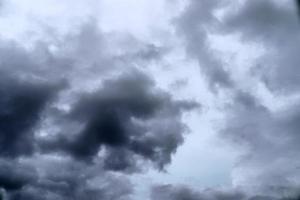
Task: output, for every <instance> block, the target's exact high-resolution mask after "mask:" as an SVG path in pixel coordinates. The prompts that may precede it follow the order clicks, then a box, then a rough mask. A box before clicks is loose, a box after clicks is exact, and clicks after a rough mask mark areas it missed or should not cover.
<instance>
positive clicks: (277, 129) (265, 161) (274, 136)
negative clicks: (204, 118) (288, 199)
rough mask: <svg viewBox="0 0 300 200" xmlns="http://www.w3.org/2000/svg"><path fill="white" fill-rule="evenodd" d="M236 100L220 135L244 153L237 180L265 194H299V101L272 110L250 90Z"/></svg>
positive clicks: (237, 170)
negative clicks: (275, 110)
mask: <svg viewBox="0 0 300 200" xmlns="http://www.w3.org/2000/svg"><path fill="white" fill-rule="evenodd" d="M233 102H234V104H232V107H230V108H228V110H227V114H226V128H225V129H223V131H222V132H221V133H220V136H221V137H224V138H226V139H227V140H229V141H231V142H233V143H234V144H235V145H236V146H238V147H240V148H242V149H243V152H244V153H243V156H242V157H241V158H240V161H239V162H238V164H237V165H236V167H235V169H234V173H233V174H234V176H233V180H234V182H235V183H236V184H237V185H240V186H244V187H246V188H247V187H249V188H251V187H254V188H256V190H258V191H259V192H261V194H272V195H275V196H276V195H281V193H285V194H290V195H294V194H295V192H296V193H297V191H299V181H298V180H299V168H298V166H299V164H300V163H299V161H298V159H297V157H298V156H299V147H298V144H299V136H298V131H297V130H298V127H299V125H298V123H299V109H297V107H298V106H297V105H298V104H296V105H292V106H290V107H288V108H286V109H283V110H281V111H277V112H272V111H270V110H269V109H267V108H266V107H265V106H263V105H262V104H261V103H260V101H259V100H258V99H257V98H255V97H253V96H252V95H249V94H247V93H238V94H236V96H235V98H234V101H233ZM271 188H273V189H271Z"/></svg>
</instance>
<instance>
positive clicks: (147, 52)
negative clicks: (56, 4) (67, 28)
mask: <svg viewBox="0 0 300 200" xmlns="http://www.w3.org/2000/svg"><path fill="white" fill-rule="evenodd" d="M74 32H75V33H72V34H70V35H66V36H58V35H56V34H55V33H54V34H53V35H52V36H50V35H47V37H46V38H42V39H39V41H37V42H36V43H35V44H33V45H32V47H30V48H27V47H23V46H22V45H21V44H19V43H17V42H14V41H0V55H1V56H0V69H1V70H0V71H1V74H0V158H1V159H3V160H5V162H4V161H3V163H2V162H0V188H1V191H2V190H4V191H5V192H4V193H5V196H6V197H7V198H8V199H9V200H14V199H16V200H22V199H24V200H25V199H49V200H52V199H53V200H54V199H55V200H57V199H58V200H59V199H103V200H106V199H110V200H128V199H130V195H131V193H132V192H133V191H132V190H133V186H132V185H131V184H130V182H129V181H128V180H126V179H123V178H121V176H120V174H118V175H114V174H112V173H110V172H108V171H119V172H120V173H124V172H128V171H130V172H136V171H138V170H139V168H140V167H143V166H144V164H145V166H148V165H147V164H148V163H152V164H153V165H155V166H156V167H157V168H158V169H163V167H164V166H165V165H166V164H168V163H170V162H171V156H172V155H173V154H174V153H175V151H176V149H177V147H178V146H179V145H180V144H181V143H182V142H183V134H184V132H185V131H186V127H185V126H184V124H183V122H182V120H181V116H182V113H183V112H184V111H189V110H191V109H194V108H196V107H199V105H198V104H197V103H195V102H190V101H182V100H180V101H179V100H174V99H173V98H172V97H171V95H170V94H168V93H167V92H164V91H162V90H160V89H157V88H156V86H155V83H154V81H153V80H152V79H151V78H150V77H148V75H146V74H144V73H141V72H138V70H136V71H134V70H132V69H133V68H135V66H136V64H140V63H141V62H143V63H146V62H147V61H149V62H152V61H158V62H159V61H160V59H161V58H162V57H161V56H162V55H164V50H163V48H162V49H161V48H160V47H158V46H156V45H154V44H151V43H150V44H149V43H146V42H142V41H139V40H137V39H136V40H135V42H134V44H132V43H131V41H132V38H131V39H130V38H129V37H128V36H125V37H124V38H122V37H121V36H120V34H104V33H102V32H101V31H100V30H98V28H97V26H95V24H94V22H91V23H88V24H85V25H83V26H82V27H80V28H79V29H78V31H74ZM121 35H122V34H121ZM120 43H122V44H120ZM131 45H133V46H131ZM120 46H122V48H121V49H122V50H123V51H119V47H120ZM127 50H128V51H127ZM129 50H132V51H129ZM116 72H118V74H120V76H116V74H114V73H116ZM112 74H113V75H112ZM99 85H100V86H99ZM91 88H93V89H91ZM95 88H98V89H95ZM64 106H66V107H68V108H70V111H69V112H68V111H66V110H64V108H65V107H64ZM61 107H63V108H61ZM74 124H75V127H76V128H74V127H72V126H73V125H74ZM48 125H49V126H48ZM70 127H71V128H70ZM77 127H80V128H78V129H77ZM56 129H59V131H58V132H59V133H57V132H56ZM52 137H54V139H53V138H52ZM50 138H51V141H50ZM56 139H58V140H56ZM53 141H55V142H56V143H51V142H53ZM52 145H53V146H52ZM49 147H51V148H49ZM98 150H100V152H99V151H98ZM66 154H68V155H70V156H71V157H72V158H70V157H69V156H66ZM51 156H53V157H55V158H56V159H58V160H59V161H57V160H55V159H53V157H51ZM41 157H42V158H41ZM44 157H45V158H44ZM26 160H27V161H26ZM28 160H29V162H28ZM89 161H90V162H89ZM119 172H118V173H119ZM114 173H116V172H114Z"/></svg>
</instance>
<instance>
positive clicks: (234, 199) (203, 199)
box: [151, 185, 299, 200]
mask: <svg viewBox="0 0 300 200" xmlns="http://www.w3.org/2000/svg"><path fill="white" fill-rule="evenodd" d="M151 199H153V200H297V199H299V196H298V195H295V196H289V195H285V194H282V196H278V197H275V196H266V195H256V194H248V193H247V192H245V191H243V190H239V189H226V190H225V189H204V190H196V189H192V188H189V187H187V186H174V185H158V186H154V187H153V188H152V193H151Z"/></svg>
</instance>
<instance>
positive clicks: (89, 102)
mask: <svg viewBox="0 0 300 200" xmlns="http://www.w3.org/2000/svg"><path fill="white" fill-rule="evenodd" d="M80 96H81V97H80V99H79V100H78V101H77V102H75V103H74V105H73V108H72V110H71V111H70V113H69V114H68V117H69V118H70V120H75V121H77V122H78V123H79V124H81V125H82V129H81V130H79V131H78V133H75V134H73V135H72V136H71V137H68V135H63V136H60V137H59V139H58V141H55V142H54V144H49V147H48V148H49V149H53V147H56V148H59V149H62V150H63V151H65V152H68V153H69V154H71V155H72V156H74V157H75V158H77V159H83V160H91V159H92V158H94V157H95V156H96V155H97V154H98V152H99V151H100V150H101V149H103V148H105V156H104V161H105V162H104V165H105V168H107V169H108V168H109V169H111V170H126V169H127V168H131V167H135V163H136V161H135V160H136V159H138V157H141V158H144V159H146V160H149V161H152V162H153V163H154V164H156V165H157V167H159V168H163V166H164V165H165V164H167V163H169V162H170V161H171V155H172V154H173V153H174V152H175V151H176V149H177V147H178V145H180V144H181V143H182V142H183V132H184V131H185V128H184V125H183V123H182V122H181V115H182V112H183V111H185V110H190V109H192V108H195V107H198V104H197V103H195V102H188V101H175V100H172V98H171V96H170V95H169V94H168V93H166V92H163V91H161V90H159V89H157V88H156V87H155V85H154V82H153V81H152V80H151V79H150V78H149V77H148V76H146V75H145V74H143V73H141V72H137V71H135V72H132V73H126V74H124V75H121V76H120V77H117V78H115V79H108V80H106V81H104V82H103V84H102V86H101V88H100V89H98V90H96V91H94V92H92V93H85V94H81V95H80ZM54 149H55V148H54ZM133 156H138V157H133Z"/></svg>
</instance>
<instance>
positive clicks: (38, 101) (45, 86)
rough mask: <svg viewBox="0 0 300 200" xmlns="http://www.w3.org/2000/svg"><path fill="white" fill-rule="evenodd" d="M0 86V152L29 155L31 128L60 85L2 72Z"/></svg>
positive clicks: (32, 131)
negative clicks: (7, 74)
mask: <svg viewBox="0 0 300 200" xmlns="http://www.w3.org/2000/svg"><path fill="white" fill-rule="evenodd" d="M0 85H1V88H0V155H1V156H5V157H6V156H8V157H15V156H20V155H29V154H31V153H33V151H34V127H35V126H36V125H37V123H38V122H39V121H40V119H41V117H42V116H41V114H42V112H43V110H44V109H45V107H46V105H47V104H49V103H50V102H51V100H53V98H54V97H55V95H57V93H58V92H59V90H60V89H61V88H62V85H61V84H51V83H50V84H49V83H43V82H39V81H37V82H35V81H27V80H24V81H22V80H19V79H17V78H15V77H11V76H6V74H5V73H1V75H0Z"/></svg>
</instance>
